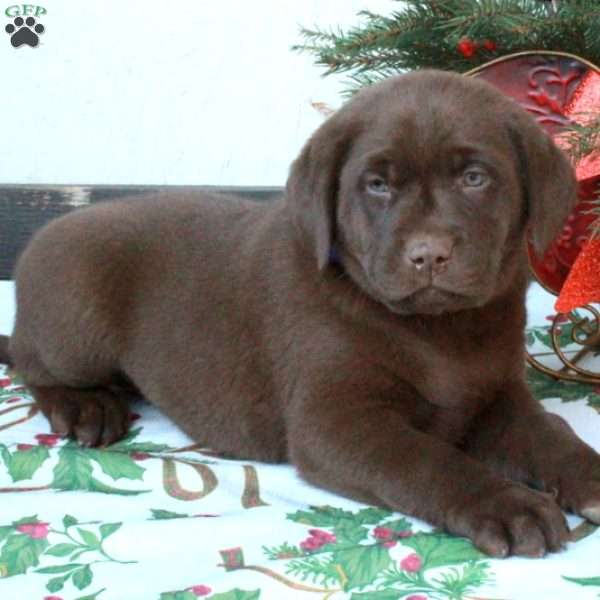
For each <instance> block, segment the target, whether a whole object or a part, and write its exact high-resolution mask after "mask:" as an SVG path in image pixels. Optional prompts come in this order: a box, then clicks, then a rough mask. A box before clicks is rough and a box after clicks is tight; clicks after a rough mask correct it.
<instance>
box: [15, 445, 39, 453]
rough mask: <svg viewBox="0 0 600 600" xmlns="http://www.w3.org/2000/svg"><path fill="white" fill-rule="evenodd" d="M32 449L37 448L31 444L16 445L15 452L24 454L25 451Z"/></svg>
mask: <svg viewBox="0 0 600 600" xmlns="http://www.w3.org/2000/svg"><path fill="white" fill-rule="evenodd" d="M32 448H37V446H34V445H33V444H17V450H18V451H19V452H25V451H26V450H31V449H32Z"/></svg>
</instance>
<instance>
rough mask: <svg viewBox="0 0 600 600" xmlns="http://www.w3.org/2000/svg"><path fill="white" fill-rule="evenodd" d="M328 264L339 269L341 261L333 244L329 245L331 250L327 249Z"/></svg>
mask: <svg viewBox="0 0 600 600" xmlns="http://www.w3.org/2000/svg"><path fill="white" fill-rule="evenodd" d="M329 264H330V265H332V266H334V267H341V266H342V260H341V258H340V255H339V253H338V251H337V248H336V247H335V244H331V248H329Z"/></svg>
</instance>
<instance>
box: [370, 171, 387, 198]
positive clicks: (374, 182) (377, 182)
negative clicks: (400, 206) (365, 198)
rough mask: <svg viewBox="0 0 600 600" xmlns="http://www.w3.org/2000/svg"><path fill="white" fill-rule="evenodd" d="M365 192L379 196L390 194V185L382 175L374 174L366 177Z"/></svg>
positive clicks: (384, 196)
mask: <svg viewBox="0 0 600 600" xmlns="http://www.w3.org/2000/svg"><path fill="white" fill-rule="evenodd" d="M366 187H367V192H369V194H372V195H373V196H378V197H379V198H386V197H389V196H390V187H389V185H388V184H387V182H386V180H385V179H384V178H383V177H379V176H375V177H370V178H369V179H367V186H366Z"/></svg>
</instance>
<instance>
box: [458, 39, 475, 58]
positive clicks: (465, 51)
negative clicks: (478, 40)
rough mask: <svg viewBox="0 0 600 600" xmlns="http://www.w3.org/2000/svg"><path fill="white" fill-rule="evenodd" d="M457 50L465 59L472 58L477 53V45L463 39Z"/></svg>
mask: <svg viewBox="0 0 600 600" xmlns="http://www.w3.org/2000/svg"><path fill="white" fill-rule="evenodd" d="M456 49H457V50H458V51H459V52H460V53H461V54H462V55H463V56H464V57H465V58H471V57H472V56H474V54H475V52H476V51H477V44H475V42H474V41H473V40H470V39H469V38H463V39H462V40H460V42H458V44H457V45H456Z"/></svg>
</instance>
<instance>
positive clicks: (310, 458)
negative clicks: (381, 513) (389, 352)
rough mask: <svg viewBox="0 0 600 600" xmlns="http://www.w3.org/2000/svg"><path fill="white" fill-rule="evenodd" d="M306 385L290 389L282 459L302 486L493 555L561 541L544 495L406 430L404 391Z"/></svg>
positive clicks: (562, 527)
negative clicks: (398, 514) (395, 515)
mask: <svg viewBox="0 0 600 600" xmlns="http://www.w3.org/2000/svg"><path fill="white" fill-rule="evenodd" d="M332 372H333V370H332V371H331V372H330V373H329V376H330V377H331V373H332ZM345 375H347V373H346V374H345ZM348 379H350V377H349V378H348ZM309 386H311V387H309ZM309 386H306V387H303V386H298V387H297V390H298V391H297V397H296V398H294V402H293V404H292V406H291V407H290V410H289V413H288V424H289V431H288V444H289V454H290V458H291V460H292V462H293V463H294V464H295V465H296V466H297V468H298V470H299V472H300V474H301V475H302V476H303V477H305V478H306V479H307V480H309V481H311V482H313V483H315V484H317V485H319V486H322V487H325V488H328V489H331V490H333V491H336V492H338V493H342V494H344V495H347V496H350V497H353V498H356V499H358V500H361V501H366V502H370V503H373V502H375V503H377V504H380V505H384V506H387V507H390V508H392V509H394V510H399V511H402V512H405V513H408V514H410V515H413V516H415V517H419V518H422V519H425V520H427V521H429V522H430V523H432V524H434V525H437V526H440V527H443V528H445V529H446V530H447V531H449V532H450V533H454V534H457V535H462V536H466V537H469V538H471V539H472V540H473V542H474V543H475V545H476V546H477V547H479V548H480V549H481V550H482V551H484V552H486V553H487V554H490V555H492V556H499V557H503V556H507V555H508V554H520V555H525V556H534V557H535V556H542V555H544V554H545V553H546V552H547V551H556V550H558V549H560V548H561V547H562V546H563V544H564V543H565V541H566V540H567V537H568V528H567V526H566V521H565V519H564V517H563V515H562V513H561V511H560V508H559V506H558V505H557V504H556V502H555V501H554V499H553V498H552V496H551V495H550V494H543V493H540V492H537V491H535V490H531V489H529V488H527V487H525V486H523V485H521V484H518V483H515V482H511V481H509V480H506V479H503V478H501V477H499V476H498V475H497V474H495V473H494V472H493V471H492V469H491V468H489V467H488V466H486V465H484V464H482V463H481V462H479V461H477V460H475V459H474V458H472V457H470V456H468V455H467V454H465V453H464V452H462V451H461V450H459V449H458V448H456V447H454V446H452V445H451V444H449V443H446V442H445V441H443V440H441V439H439V438H436V437H433V436H430V435H427V434H426V433H423V432H422V431H418V430H416V429H414V428H413V427H412V426H411V422H410V417H409V415H408V414H403V413H406V412H407V411H406V407H407V406H408V407H410V406H411V402H412V401H411V396H414V395H415V393H414V392H413V391H412V390H411V389H410V388H408V387H407V389H405V390H397V389H395V390H394V397H393V398H390V397H389V396H390V394H389V391H388V392H387V394H386V391H385V390H384V389H382V390H381V394H380V395H379V397H377V396H378V394H377V392H376V390H375V391H373V390H371V389H369V390H364V386H361V385H360V383H359V382H352V381H351V380H349V381H343V382H340V381H339V380H338V381H337V382H335V383H333V384H331V385H326V384H321V385H319V386H318V388H319V389H317V388H316V387H315V385H314V382H311V384H309ZM403 394H404V396H405V397H403ZM386 395H387V398H388V399H387V400H386V399H385V398H386ZM413 404H414V402H413ZM408 412H410V410H409V411H408Z"/></svg>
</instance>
